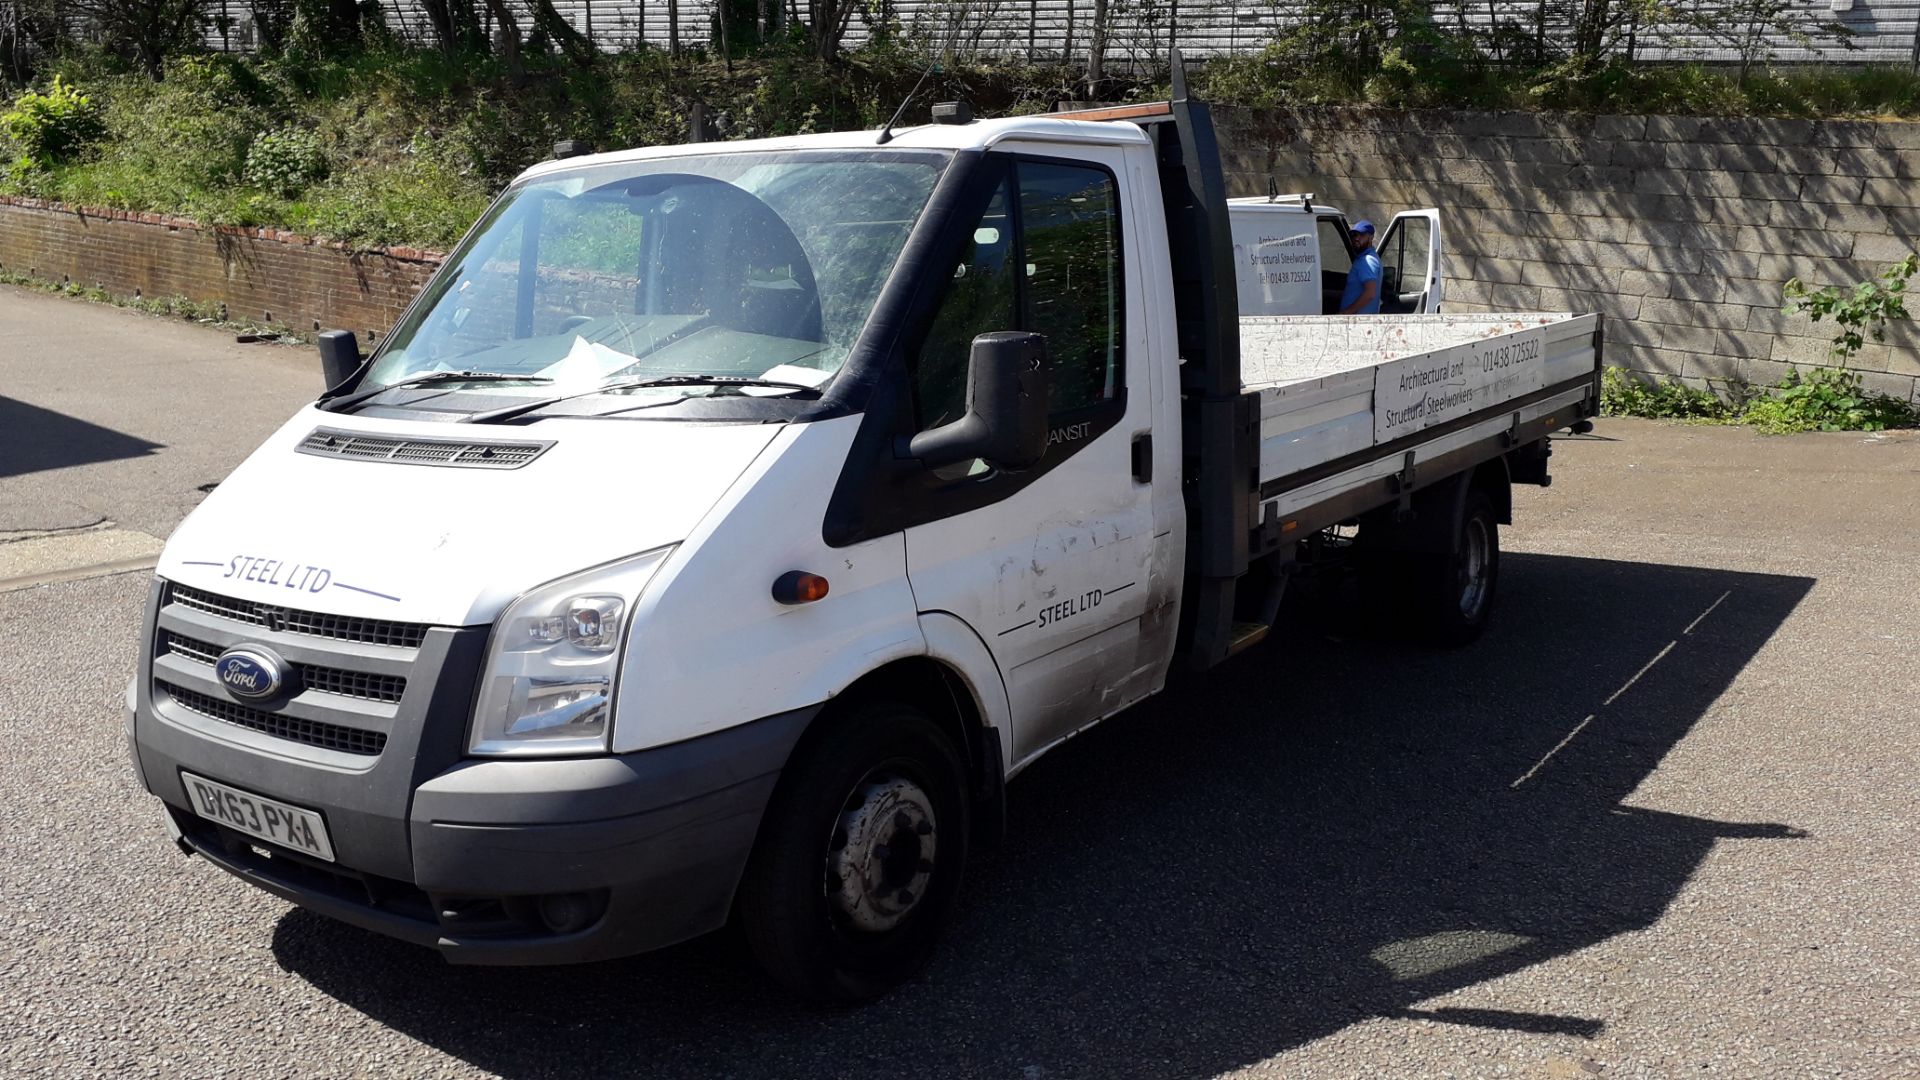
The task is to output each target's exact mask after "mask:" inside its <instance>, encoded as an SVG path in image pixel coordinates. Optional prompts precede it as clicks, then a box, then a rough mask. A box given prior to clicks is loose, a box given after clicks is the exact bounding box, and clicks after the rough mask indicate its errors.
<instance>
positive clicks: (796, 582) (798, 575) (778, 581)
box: [773, 570, 827, 604]
mask: <svg viewBox="0 0 1920 1080" xmlns="http://www.w3.org/2000/svg"><path fill="white" fill-rule="evenodd" d="M773 598H774V599H775V600H778V601H780V602H781V603H783V604H811V603H813V602H814V601H815V600H825V599H826V598H827V579H826V578H823V577H821V576H820V575H819V574H809V573H807V572H806V571H805V570H789V571H787V572H786V573H784V574H781V575H780V576H779V577H777V578H774V579H773Z"/></svg>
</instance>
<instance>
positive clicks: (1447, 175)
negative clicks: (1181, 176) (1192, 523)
mask: <svg viewBox="0 0 1920 1080" xmlns="http://www.w3.org/2000/svg"><path fill="white" fill-rule="evenodd" d="M1216 122H1217V124H1218V127H1219V130H1220V136H1221V142H1222V151H1223V154H1224V156H1225V158H1226V167H1227V174H1228V185H1229V193H1230V194H1233V195H1261V194H1265V193H1266V192H1267V190H1268V183H1269V179H1271V180H1272V182H1273V183H1274V184H1276V185H1277V186H1278V187H1279V189H1280V190H1281V191H1283V192H1313V193H1315V194H1316V195H1317V196H1318V197H1319V200H1320V201H1322V202H1325V203H1328V204H1330V205H1334V206H1338V207H1340V208H1341V209H1342V210H1344V211H1346V212H1347V213H1348V214H1349V216H1352V217H1371V218H1374V219H1376V220H1380V221H1382V222H1384V220H1385V219H1386V218H1389V217H1391V216H1392V214H1393V213H1394V212H1395V211H1397V210H1404V209H1409V208H1414V207H1423V206H1437V207H1440V208H1441V209H1442V210H1443V211H1444V223H1445V230H1446V237H1447V244H1448V246H1449V248H1450V252H1449V255H1448V268H1447V269H1448V281H1447V298H1448V304H1447V307H1448V309H1449V310H1452V311H1497V310H1503V309H1506V310H1513V309H1532V310H1547V311H1598V312H1602V313H1604V314H1605V315H1606V316H1607V324H1606V325H1607V358H1608V360H1609V362H1611V363H1613V364H1615V365H1617V366H1620V367H1625V368H1629V369H1632V370H1635V371H1639V372H1643V373H1646V374H1650V375H1658V376H1662V377H1665V376H1673V377H1677V378H1680V379H1682V380H1683V381H1686V382H1688V383H1689V384H1692V385H1696V386H1709V385H1712V386H1722V387H1724V385H1725V384H1726V383H1728V382H1729V381H1747V382H1751V383H1756V384H1765V383H1772V382H1776V381H1778V380H1779V379H1780V377H1781V376H1782V375H1784V374H1785V373H1786V371H1787V369H1788V366H1789V365H1800V366H1802V367H1809V366H1812V365H1815V364H1819V363H1823V362H1827V349H1828V346H1829V344H1830V343H1831V341H1832V338H1833V324H1832V322H1831V321H1830V320H1829V321H1826V322H1822V323H1818V324H1816V323H1813V322H1811V321H1810V320H1808V319H1807V318H1805V317H1804V316H1794V317H1789V316H1786V315H1784V314H1782V313H1781V307H1782V305H1783V303H1784V299H1783V296H1782V292H1781V290H1782V287H1783V286H1784V285H1785V283H1786V282H1787V280H1788V279H1790V278H1793V277H1799V278H1800V279H1801V280H1802V281H1805V282H1807V283H1809V284H1811V285H1843V286H1850V285H1853V284H1855V283H1857V282H1859V281H1862V280H1865V279H1867V278H1870V277H1873V276H1875V275H1877V274H1878V273H1879V272H1880V271H1881V270H1882V269H1884V268H1885V267H1886V265H1887V264H1888V263H1891V262H1894V261H1897V260H1898V259H1901V258H1903V257H1904V256H1905V255H1906V254H1907V253H1908V252H1910V251H1913V250H1914V249H1915V248H1916V247H1920V124H1912V123H1877V122H1851V121H1808V120H1779V119H1709V118H1698V117H1666V116H1598V117H1594V116H1585V117H1583V116H1551V115H1542V114H1538V113H1468V112H1440V111H1422V112H1385V111H1378V110H1371V109H1351V108H1325V109H1294V110H1286V111H1274V112H1267V111H1252V110H1242V109H1220V110H1218V111H1217V113H1216ZM1851 366H1852V367H1853V368H1854V369H1855V370H1857V371H1860V372H1862V373H1863V375H1864V376H1865V382H1866V383H1867V384H1868V385H1869V386H1870V387H1872V388H1873V389H1876V390H1880V391H1882V392H1885V393H1890V394H1894V395H1896V396H1898V397H1902V398H1906V399H1909V400H1913V401H1915V402H1916V403H1920V389H1917V387H1916V376H1920V323H1913V322H1907V323H1900V324H1895V325H1893V326H1891V327H1890V328H1889V333H1888V336H1887V341H1886V343H1885V344H1877V343H1872V342H1869V344H1868V345H1867V346H1866V347H1865V348H1864V349H1862V350H1861V351H1860V353H1859V354H1858V355H1857V356H1856V357H1855V359H1854V360H1853V362H1852V364H1851Z"/></svg>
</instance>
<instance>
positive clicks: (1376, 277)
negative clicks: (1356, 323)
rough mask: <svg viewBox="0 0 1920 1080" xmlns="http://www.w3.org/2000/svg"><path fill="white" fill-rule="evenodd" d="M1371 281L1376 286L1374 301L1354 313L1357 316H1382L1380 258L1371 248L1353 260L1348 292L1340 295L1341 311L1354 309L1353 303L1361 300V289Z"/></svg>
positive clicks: (1368, 302)
mask: <svg viewBox="0 0 1920 1080" xmlns="http://www.w3.org/2000/svg"><path fill="white" fill-rule="evenodd" d="M1369 281H1371V282H1373V284H1374V286H1375V288H1374V290H1373V299H1371V300H1369V301H1367V306H1366V307H1363V308H1361V309H1360V310H1359V311H1357V312H1354V314H1356V315H1378V314H1380V289H1379V288H1378V286H1379V284H1380V256H1379V255H1376V254H1374V250H1373V248H1372V247H1371V246H1369V247H1368V248H1367V250H1365V251H1363V252H1361V253H1360V257H1359V258H1357V259H1355V260H1353V269H1351V270H1349V271H1347V291H1346V292H1343V293H1341V294H1340V310H1341V311H1345V310H1347V309H1348V308H1350V307H1352V306H1353V302H1354V301H1355V300H1358V299H1360V288H1361V286H1363V285H1365V284H1366V283H1367V282H1369Z"/></svg>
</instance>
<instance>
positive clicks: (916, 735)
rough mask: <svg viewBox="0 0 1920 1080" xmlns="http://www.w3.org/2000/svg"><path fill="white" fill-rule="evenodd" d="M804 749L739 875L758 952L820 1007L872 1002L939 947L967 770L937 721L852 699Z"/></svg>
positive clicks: (955, 865) (962, 846) (958, 864)
mask: <svg viewBox="0 0 1920 1080" xmlns="http://www.w3.org/2000/svg"><path fill="white" fill-rule="evenodd" d="M823 722H825V723H826V724H828V725H829V726H828V727H827V728H825V729H824V731H822V732H821V734H820V737H819V738H817V739H810V740H808V742H807V743H805V744H803V745H802V747H801V748H800V750H799V751H797V752H796V754H795V757H794V760H793V761H792V762H791V763H790V764H789V765H788V767H787V770H786V772H785V774H784V775H783V776H782V777H781V780H780V783H779V785H778V786H777V787H776V788H775V791H774V795H773V799H772V801H771V802H770V803H769V804H768V807H767V813H766V818H765V821H764V823H763V824H762V826H761V829H760V837H759V839H758V840H757V841H756V843H755V845H754V851H753V854H752V856H751V857H750V858H749V859H748V862H747V870H746V874H745V876H744V878H743V879H742V881H741V883H740V893H739V899H738V901H737V907H736V911H737V914H738V917H739V924H740V930H741V933H742V936H743V937H744V938H745V940H746V943H747V946H748V948H749V949H750V950H751V951H752V953H753V956H754V959H755V960H757V961H758V962H759V964H760V966H761V967H762V968H763V969H765V971H766V973H767V974H768V975H769V976H771V977H772V978H773V980H774V981H775V982H777V983H779V984H781V985H782V986H784V987H786V988H787V989H789V990H791V991H793V992H795V993H797V994H799V995H801V996H802V997H805V998H809V999H812V1000H814V1001H818V1002H824V1003H834V1004H847V1003H853V1002H860V1001H868V1000H871V999H873V998H876V997H879V996H880V995H882V994H884V993H886V992H887V991H888V990H891V989H892V988H893V987H895V986H897V985H899V984H900V983H901V982H904V981H905V980H907V979H909V978H911V977H912V976H913V975H915V974H916V973H918V972H919V971H920V970H921V969H922V968H923V967H925V966H926V963H927V961H928V960H929V959H930V958H931V957H932V955H933V949H934V946H935V944H936V943H937V941H938V939H939V933H940V929H941V926H942V924H943V923H944V922H945V921H946V916H947V914H948V912H949V911H950V910H951V908H952V906H953V900H954V896H955V895H956V894H957V893H958V891H959V887H960V879H961V876H962V873H963V871H964V869H965V867H966V859H967V842H968V832H969V827H970V825H971V822H970V820H969V810H970V808H969V806H968V799H967V794H966V792H967V784H966V776H967V774H966V767H965V764H964V761H963V759H962V758H961V756H960V752H959V750H958V749H957V748H956V747H955V746H954V745H953V740H952V739H951V738H950V737H949V736H948V735H947V734H946V733H945V732H943V731H942V730H941V729H940V727H939V726H938V725H937V724H935V723H934V721H933V720H932V718H931V717H929V716H928V715H927V714H926V713H924V712H922V711H920V710H919V709H916V708H913V707H912V706H909V705H905V704H901V703H899V702H893V701H884V700H881V701H868V702H863V703H858V704H854V705H852V706H850V707H848V709H847V711H846V712H844V713H842V714H841V715H839V716H833V717H825V718H823Z"/></svg>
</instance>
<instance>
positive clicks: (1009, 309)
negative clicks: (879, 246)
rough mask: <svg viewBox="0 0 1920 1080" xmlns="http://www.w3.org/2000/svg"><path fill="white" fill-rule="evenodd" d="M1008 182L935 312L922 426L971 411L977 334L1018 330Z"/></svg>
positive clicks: (922, 376) (920, 396) (923, 375)
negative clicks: (970, 375) (971, 359)
mask: <svg viewBox="0 0 1920 1080" xmlns="http://www.w3.org/2000/svg"><path fill="white" fill-rule="evenodd" d="M1010 201H1011V200H1010V199H1009V197H1008V185H1007V183H1006V182H1005V181H1002V182H1001V184H1000V190H999V191H998V192H996V193H995V194H994V196H993V201H992V203H990V204H989V205H988V206H987V210H986V213H984V214H982V215H981V216H980V220H979V222H978V223H976V224H975V225H974V229H973V237H972V238H971V239H970V240H969V241H968V242H967V246H966V249H965V250H964V251H963V252H962V253H961V255H960V260H959V262H958V263H957V264H956V265H955V266H954V268H953V280H951V281H949V282H948V283H947V291H946V295H945V296H943V297H941V299H940V307H939V308H938V309H937V310H936V311H935V312H934V316H933V324H932V325H931V326H930V327H929V328H928V330H927V339H926V341H925V342H924V343H923V344H922V345H921V346H920V355H919V357H918V359H917V362H916V364H915V367H914V380H913V381H914V405H915V407H916V409H917V411H918V414H919V429H920V430H921V431H926V430H927V429H929V428H936V427H939V426H940V425H941V424H947V423H952V422H953V421H955V420H958V419H960V417H962V416H964V415H965V414H966V411H967V356H968V354H969V353H970V352H971V351H972V349H973V339H974V338H975V337H978V336H979V335H981V334H990V333H993V332H994V331H996V330H1017V329H1019V328H1020V327H1019V325H1018V323H1017V322H1016V320H1015V317H1014V307H1015V305H1014V278H1013V274H1012V266H1011V265H1010V264H1011V255H1012V252H1013V221H1012V219H1010V218H1009V217H1008V216H1007V205H1008V203H1009V202H1010Z"/></svg>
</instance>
